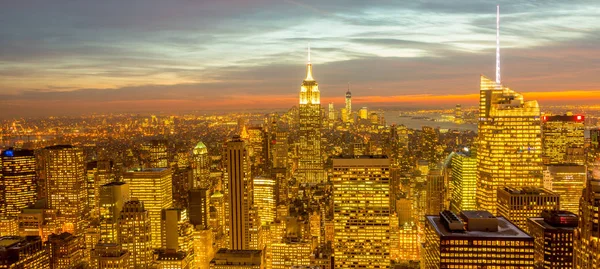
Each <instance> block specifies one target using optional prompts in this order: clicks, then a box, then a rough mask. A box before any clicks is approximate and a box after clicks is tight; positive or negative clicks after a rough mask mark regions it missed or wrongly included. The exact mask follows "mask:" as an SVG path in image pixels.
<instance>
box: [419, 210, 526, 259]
mask: <svg viewBox="0 0 600 269" xmlns="http://www.w3.org/2000/svg"><path fill="white" fill-rule="evenodd" d="M460 215H461V217H460V218H459V217H458V216H457V215H456V214H454V213H453V212H452V211H443V212H441V213H440V214H439V215H438V216H427V217H426V219H427V221H426V225H425V240H424V241H425V244H424V247H423V249H424V253H423V255H424V256H423V258H422V259H421V263H424V264H422V266H423V267H422V268H428V269H433V268H531V269H533V254H534V244H533V237H531V236H529V235H528V234H527V233H525V232H523V231H522V230H521V229H519V228H518V227H516V226H515V225H514V224H512V223H511V222H510V221H508V220H507V219H505V218H504V217H494V216H493V215H492V214H490V213H489V212H487V211H463V212H461V214H460Z"/></svg>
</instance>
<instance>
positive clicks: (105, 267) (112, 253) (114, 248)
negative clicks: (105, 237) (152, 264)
mask: <svg viewBox="0 0 600 269" xmlns="http://www.w3.org/2000/svg"><path fill="white" fill-rule="evenodd" d="M129 255H130V254H129V252H128V251H126V250H123V249H122V248H121V245H119V244H116V243H99V244H97V245H96V246H95V248H94V251H93V253H92V262H91V264H90V267H91V268H98V269H129V268H130V266H129Z"/></svg>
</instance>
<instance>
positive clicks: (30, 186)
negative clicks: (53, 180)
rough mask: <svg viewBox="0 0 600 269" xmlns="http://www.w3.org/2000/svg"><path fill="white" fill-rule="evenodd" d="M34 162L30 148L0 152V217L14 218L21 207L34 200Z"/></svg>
mask: <svg viewBox="0 0 600 269" xmlns="http://www.w3.org/2000/svg"><path fill="white" fill-rule="evenodd" d="M35 168H36V163H35V156H34V154H33V151H32V150H24V149H8V150H5V151H2V153H0V190H2V191H1V192H0V218H2V219H16V218H17V217H18V216H19V213H21V209H23V208H26V207H27V206H29V205H31V204H33V203H34V202H35V201H36V195H37V193H36V173H35Z"/></svg>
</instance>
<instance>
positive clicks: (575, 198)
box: [544, 165, 587, 212]
mask: <svg viewBox="0 0 600 269" xmlns="http://www.w3.org/2000/svg"><path fill="white" fill-rule="evenodd" d="M546 176H547V177H549V181H550V186H547V187H546V186H545V187H546V188H548V189H550V190H551V191H553V192H554V193H556V194H558V195H559V196H560V210H566V211H570V212H579V199H580V198H581V193H582V191H583V188H584V187H585V179H586V177H587V169H586V167H585V165H548V166H546V170H545V171H544V177H546Z"/></svg>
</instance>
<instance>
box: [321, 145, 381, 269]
mask: <svg viewBox="0 0 600 269" xmlns="http://www.w3.org/2000/svg"><path fill="white" fill-rule="evenodd" d="M332 181H333V204H334V211H333V222H334V226H335V237H334V242H333V248H334V250H335V255H334V256H335V267H336V268H365V267H370V268H389V266H390V197H389V195H390V186H389V182H390V160H389V159H388V158H387V157H385V156H373V155H365V156H359V157H358V156H357V157H343V158H336V159H333V178H332Z"/></svg>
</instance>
